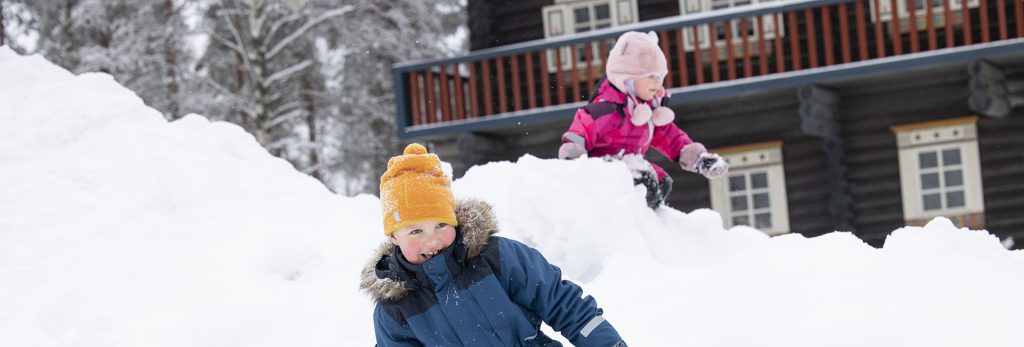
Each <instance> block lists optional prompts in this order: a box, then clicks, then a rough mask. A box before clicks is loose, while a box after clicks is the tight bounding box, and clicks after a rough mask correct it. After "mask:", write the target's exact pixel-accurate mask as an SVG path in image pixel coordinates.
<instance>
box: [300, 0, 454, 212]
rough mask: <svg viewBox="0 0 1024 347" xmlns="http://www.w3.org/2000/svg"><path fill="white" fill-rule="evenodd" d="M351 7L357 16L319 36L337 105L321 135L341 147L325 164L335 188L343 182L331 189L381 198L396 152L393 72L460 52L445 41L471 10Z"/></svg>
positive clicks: (366, 0) (449, 4) (415, 0)
mask: <svg viewBox="0 0 1024 347" xmlns="http://www.w3.org/2000/svg"><path fill="white" fill-rule="evenodd" d="M345 3H347V4H351V5H353V6H355V8H356V9H357V10H356V12H355V14H354V15H353V16H350V17H349V18H348V19H349V20H345V21H333V22H332V23H331V24H330V25H329V26H325V27H323V28H321V30H320V35H321V37H323V38H324V39H325V41H324V46H323V47H320V50H321V51H322V52H324V53H325V54H324V55H325V57H324V59H325V61H323V62H322V64H323V70H324V71H325V75H326V76H327V78H328V80H329V81H330V83H329V84H328V90H327V92H328V93H329V95H330V96H331V99H332V100H333V101H334V102H333V105H332V106H333V107H334V109H333V110H332V114H333V115H334V118H333V119H331V120H330V122H327V124H325V127H323V128H322V130H323V131H325V132H328V134H325V136H324V138H335V139H336V141H337V143H336V144H335V145H336V146H338V147H336V148H330V152H331V155H330V156H328V157H327V158H326V161H325V163H324V165H325V166H326V167H329V168H330V169H331V170H330V171H331V172H333V173H335V175H338V177H336V178H335V179H334V181H336V182H343V183H336V184H334V185H332V186H333V187H334V189H335V190H338V191H340V192H343V193H347V194H355V193H360V192H373V191H375V190H376V189H377V186H378V179H379V177H380V173H381V172H382V170H383V168H384V167H385V166H386V164H387V159H388V158H389V157H390V156H392V155H394V154H395V153H397V151H398V140H397V138H396V136H395V106H394V105H395V99H394V91H393V89H392V75H391V66H392V65H393V64H395V63H397V62H402V61H408V60H416V59H426V58H436V57H441V56H445V55H450V54H453V53H455V52H456V51H459V50H460V47H455V48H452V47H450V46H449V45H447V42H446V41H445V38H446V37H448V36H450V35H451V34H452V33H454V32H455V30H456V28H457V26H458V25H460V24H461V23H463V22H464V18H463V15H462V13H463V11H462V9H463V8H464V6H465V5H464V3H463V2H462V1H459V0H396V1H373V0H350V1H346V2H345ZM424 13H441V14H442V15H423V14H424ZM328 181H331V178H328Z"/></svg>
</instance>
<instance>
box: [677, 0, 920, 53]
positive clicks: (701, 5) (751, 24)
mask: <svg viewBox="0 0 1024 347" xmlns="http://www.w3.org/2000/svg"><path fill="white" fill-rule="evenodd" d="M732 1H735V0H732ZM772 1H776V0H750V4H748V5H753V4H757V3H763V2H772ZM900 1H903V0H900ZM730 6H732V5H731V1H730ZM742 6H746V5H742ZM679 10H680V13H681V14H694V13H701V12H708V11H714V10H713V9H712V0H679ZM774 16H778V17H779V18H778V19H779V28H778V30H777V28H775V19H774V18H773V17H774ZM731 24H732V25H731V27H732V29H733V30H732V32H733V35H732V46H733V49H735V50H736V51H735V52H737V54H743V49H744V48H745V47H743V36H742V35H737V33H739V28H740V21H739V20H732V21H731ZM747 27H748V28H749V29H752V30H753V31H754V32H753V34H752V35H750V36H747V42H749V43H750V46H751V49H752V50H755V51H754V52H752V54H759V53H760V52H757V51H756V49H758V45H757V39H758V34H757V31H758V27H757V19H756V17H750V18H747ZM784 28H785V18H783V17H782V16H781V15H778V14H775V15H772V14H768V15H762V16H761V29H763V30H764V39H765V41H767V40H772V39H774V38H776V37H785V36H786V31H785V30H783V29H784ZM694 29H696V30H698V32H697V36H698V39H699V40H700V49H702V50H706V49H708V48H710V47H711V40H710V39H709V37H708V24H701V25H698V26H696V27H687V28H684V30H683V32H684V34H685V37H684V39H683V49H685V50H686V51H687V52H693V51H694V48H695V45H694V41H693V30H694ZM712 31H714V30H712ZM715 43H716V46H715V48H718V49H719V51H720V52H719V56H720V57H724V56H725V54H726V53H725V51H724V49H725V48H726V47H727V46H726V42H725V40H719V39H718V38H717V37H715ZM765 48H766V49H770V48H771V47H770V45H766V46H765Z"/></svg>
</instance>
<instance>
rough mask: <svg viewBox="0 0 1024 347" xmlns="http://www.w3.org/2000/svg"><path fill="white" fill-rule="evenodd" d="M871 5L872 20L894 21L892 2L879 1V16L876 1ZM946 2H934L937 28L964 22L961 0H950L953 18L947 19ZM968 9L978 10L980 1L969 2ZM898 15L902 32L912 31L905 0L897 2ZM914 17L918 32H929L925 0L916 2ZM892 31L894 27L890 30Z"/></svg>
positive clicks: (933, 14) (933, 12) (933, 15)
mask: <svg viewBox="0 0 1024 347" xmlns="http://www.w3.org/2000/svg"><path fill="white" fill-rule="evenodd" d="M869 3H870V5H871V11H870V13H871V20H873V21H878V20H879V19H881V21H882V22H891V21H892V1H885V0H883V1H878V2H877V4H878V15H877V16H876V15H875V3H876V2H875V1H870V2H869ZM944 3H945V1H942V0H932V1H931V4H932V17H933V19H934V21H935V23H933V24H934V25H935V26H937V27H941V26H944V25H946V20H949V21H952V22H953V23H954V24H959V23H960V22H961V21H962V20H963V16H962V14H961V13H960V10H961V9H963V2H962V1H961V0H949V10H950V11H951V13H950V16H951V17H952V18H948V19H947V18H946V17H945V8H944V7H943V6H944V5H943V4H944ZM967 8H969V9H970V8H978V0H968V1H967ZM896 9H897V11H898V12H897V13H899V15H898V17H899V18H900V31H901V32H906V31H908V30H909V29H910V25H909V20H908V18H909V17H910V11H908V10H907V2H906V1H905V0H899V1H896ZM914 16H915V25H916V26H917V30H927V25H928V23H927V22H925V21H926V20H927V18H926V17H927V16H928V9H927V8H925V0H914ZM889 29H890V30H892V27H890V28H889Z"/></svg>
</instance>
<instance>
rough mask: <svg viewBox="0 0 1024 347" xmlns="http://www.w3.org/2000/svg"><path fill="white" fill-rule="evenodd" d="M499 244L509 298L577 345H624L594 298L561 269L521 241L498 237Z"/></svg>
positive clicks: (502, 280)
mask: <svg viewBox="0 0 1024 347" xmlns="http://www.w3.org/2000/svg"><path fill="white" fill-rule="evenodd" d="M495 239H496V240H498V242H499V243H500V246H499V253H500V255H501V258H500V259H501V275H500V276H499V280H500V281H501V282H502V286H504V287H505V288H506V289H507V290H508V294H509V297H510V298H512V300H513V301H515V302H516V304H518V305H519V306H522V307H524V308H527V309H529V310H530V311H533V313H535V314H537V315H538V316H539V317H540V318H541V319H542V320H544V322H545V323H547V324H548V325H549V326H551V328H553V329H555V330H556V331H558V332H560V333H561V334H562V336H565V338H566V339H569V341H570V342H572V344H573V345H574V346H601V347H608V346H625V343H624V342H623V341H622V338H621V337H619V333H618V332H617V331H616V330H615V328H614V327H613V326H612V325H611V323H609V322H608V321H606V320H605V319H604V317H603V316H602V314H603V311H602V310H601V309H600V308H598V307H597V301H596V300H594V298H593V297H591V296H589V295H588V296H587V297H583V289H581V288H580V287H579V286H578V285H576V284H575V283H572V282H570V281H568V280H563V279H562V270H560V269H559V268H558V267H556V266H554V265H551V264H550V263H548V261H547V260H545V259H544V256H543V255H541V254H540V252H538V251H537V250H536V249H533V248H530V247H528V246H526V245H524V244H522V243H520V242H518V241H514V240H509V239H505V238H495Z"/></svg>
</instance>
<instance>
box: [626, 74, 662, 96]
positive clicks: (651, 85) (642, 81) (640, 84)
mask: <svg viewBox="0 0 1024 347" xmlns="http://www.w3.org/2000/svg"><path fill="white" fill-rule="evenodd" d="M633 89H634V90H636V97H638V98H640V100H651V99H653V98H654V97H655V96H656V95H658V91H659V90H661V78H659V77H658V76H657V75H650V76H647V77H643V78H637V79H634V80H633Z"/></svg>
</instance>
